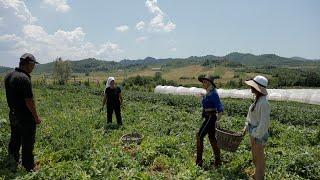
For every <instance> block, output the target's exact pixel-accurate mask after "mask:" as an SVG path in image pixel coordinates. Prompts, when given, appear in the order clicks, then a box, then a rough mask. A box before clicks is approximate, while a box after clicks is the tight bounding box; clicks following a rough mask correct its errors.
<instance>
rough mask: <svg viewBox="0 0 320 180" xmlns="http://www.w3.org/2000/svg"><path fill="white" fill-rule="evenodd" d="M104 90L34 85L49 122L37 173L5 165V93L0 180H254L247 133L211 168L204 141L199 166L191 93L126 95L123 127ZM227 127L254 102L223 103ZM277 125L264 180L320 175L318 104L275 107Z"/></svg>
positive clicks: (237, 124)
mask: <svg viewBox="0 0 320 180" xmlns="http://www.w3.org/2000/svg"><path fill="white" fill-rule="evenodd" d="M101 91H102V90H101V89H94V88H87V87H81V86H45V87H37V88H36V89H35V94H36V97H37V103H38V107H39V111H40V114H41V116H42V117H43V119H44V121H43V124H41V125H40V126H39V127H38V132H37V140H36V147H35V154H36V159H38V160H40V162H41V167H42V168H41V170H40V171H39V172H37V173H29V174H28V173H26V172H25V171H23V170H22V169H19V170H18V171H17V173H12V172H10V171H9V169H8V168H6V167H5V162H6V153H7V152H6V147H7V144H8V140H9V136H10V134H9V132H10V131H9V123H8V115H7V113H8V109H7V107H6V102H5V95H4V91H3V89H2V90H1V91H0V119H1V127H0V179H1V178H2V179H12V178H17V179H119V178H122V179H131V178H136V179H172V178H174V179H194V178H199V179H208V178H210V179H249V176H248V172H251V171H252V166H253V164H252V162H251V153H250V147H249V143H248V136H246V138H245V139H244V141H243V142H242V143H241V145H240V147H239V149H238V151H237V152H236V153H228V152H223V153H222V158H223V160H224V164H223V166H222V167H221V168H220V169H216V170H215V169H212V168H211V166H210V161H211V160H212V154H211V153H212V152H211V149H210V145H209V142H208V141H207V140H206V141H205V154H204V158H205V163H204V165H205V169H208V170H205V169H201V168H198V167H196V166H195V165H194V159H195V156H194V155H195V134H196V132H197V130H198V128H199V127H200V124H201V121H202V120H201V119H200V111H201V110H200V100H199V99H197V98H196V97H189V96H172V95H160V94H153V93H145V92H133V91H124V92H123V93H124V97H125V107H124V109H123V117H124V126H122V127H117V126H116V125H110V126H106V125H105V122H106V117H105V114H104V113H101V112H99V108H100V104H101V97H100V94H101ZM223 103H224V104H225V106H226V115H225V116H224V117H223V119H222V126H224V127H225V128H228V129H232V130H240V129H242V127H243V124H244V120H245V114H246V111H247V108H248V107H249V104H250V103H251V102H250V100H245V101H243V100H233V99H223ZM271 107H272V126H271V129H270V134H271V137H270V141H269V144H268V146H267V148H266V152H267V153H266V157H267V173H266V177H267V179H319V178H320V163H319V162H320V148H319V147H320V129H319V125H320V124H319V123H320V117H319V113H318V112H320V106H315V105H306V104H299V103H291V102H271ZM133 131H138V132H140V133H142V134H143V135H144V136H145V138H144V140H143V142H142V144H141V145H132V146H129V147H124V146H123V145H122V144H121V143H120V141H119V139H120V137H121V136H122V135H123V134H125V133H130V132H133Z"/></svg>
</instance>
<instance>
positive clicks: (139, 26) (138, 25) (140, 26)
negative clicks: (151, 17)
mask: <svg viewBox="0 0 320 180" xmlns="http://www.w3.org/2000/svg"><path fill="white" fill-rule="evenodd" d="M144 26H145V23H144V22H143V21H140V22H138V23H137V25H136V29H137V30H138V31H141V30H143V28H144Z"/></svg>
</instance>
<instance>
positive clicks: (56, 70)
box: [53, 57, 71, 85]
mask: <svg viewBox="0 0 320 180" xmlns="http://www.w3.org/2000/svg"><path fill="white" fill-rule="evenodd" d="M70 75H71V67H70V63H69V62H68V61H63V60H62V58H61V57H60V58H57V59H56V61H55V62H54V67H53V77H54V79H55V80H57V81H58V83H59V84H60V85H64V84H65V83H66V82H67V81H68V79H69V77H70Z"/></svg>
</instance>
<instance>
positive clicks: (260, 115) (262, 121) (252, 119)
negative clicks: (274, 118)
mask: <svg viewBox="0 0 320 180" xmlns="http://www.w3.org/2000/svg"><path fill="white" fill-rule="evenodd" d="M253 106H254V103H253V104H251V106H250V108H249V111H248V115H247V121H246V126H247V129H248V128H249V127H248V126H249V124H251V125H252V126H253V127H254V128H253V129H252V133H251V136H253V137H255V138H262V137H263V136H264V135H265V134H266V133H267V132H268V129H269V127H270V105H269V102H268V100H267V96H262V97H260V98H259V99H258V102H257V104H256V106H255V108H254V110H253V111H251V109H252V107H253Z"/></svg>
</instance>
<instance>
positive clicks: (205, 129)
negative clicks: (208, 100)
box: [196, 112, 221, 166]
mask: <svg viewBox="0 0 320 180" xmlns="http://www.w3.org/2000/svg"><path fill="white" fill-rule="evenodd" d="M203 117H204V118H205V121H204V122H203V123H202V126H201V128H200V130H199V132H198V133H197V160H196V163H197V165H199V166H202V154H203V140H204V137H205V136H206V135H207V134H208V138H209V141H210V144H211V147H212V150H213V153H214V155H215V166H219V165H220V164H221V159H220V149H219V147H218V144H217V139H216V136H215V132H216V131H215V128H216V127H215V123H216V120H217V116H216V114H215V112H213V113H203Z"/></svg>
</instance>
